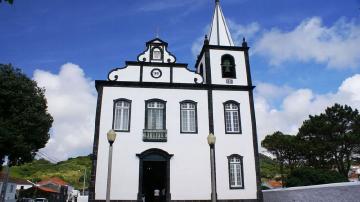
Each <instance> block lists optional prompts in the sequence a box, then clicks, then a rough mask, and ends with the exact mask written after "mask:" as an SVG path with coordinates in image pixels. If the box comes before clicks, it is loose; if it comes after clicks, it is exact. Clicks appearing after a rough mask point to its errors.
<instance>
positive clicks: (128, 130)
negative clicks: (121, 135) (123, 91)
mask: <svg viewBox="0 0 360 202" xmlns="http://www.w3.org/2000/svg"><path fill="white" fill-rule="evenodd" d="M120 101H125V102H127V103H129V105H130V107H129V121H128V129H127V130H115V129H114V122H115V104H116V103H117V102H120ZM130 126H131V100H128V99H126V98H119V99H116V100H114V103H113V121H112V129H113V130H114V131H115V132H130Z"/></svg>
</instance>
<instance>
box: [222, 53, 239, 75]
mask: <svg viewBox="0 0 360 202" xmlns="http://www.w3.org/2000/svg"><path fill="white" fill-rule="evenodd" d="M221 72H222V77H223V78H236V72H235V61H234V57H233V56H231V55H228V54H226V55H223V56H222V57H221Z"/></svg>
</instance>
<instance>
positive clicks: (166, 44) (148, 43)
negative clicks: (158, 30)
mask: <svg viewBox="0 0 360 202" xmlns="http://www.w3.org/2000/svg"><path fill="white" fill-rule="evenodd" d="M154 41H160V43H155V44H161V45H164V46H165V47H167V46H168V43H167V42H165V41H163V40H161V39H160V38H159V37H156V38H155V39H151V40H150V41H147V42H146V46H149V45H150V44H154Z"/></svg>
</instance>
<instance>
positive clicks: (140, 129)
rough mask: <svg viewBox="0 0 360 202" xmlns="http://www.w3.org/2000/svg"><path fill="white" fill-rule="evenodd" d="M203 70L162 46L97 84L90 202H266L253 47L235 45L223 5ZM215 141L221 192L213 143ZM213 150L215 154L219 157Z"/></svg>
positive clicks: (152, 45) (152, 44) (151, 44)
mask: <svg viewBox="0 0 360 202" xmlns="http://www.w3.org/2000/svg"><path fill="white" fill-rule="evenodd" d="M211 25H212V26H211V29H210V32H209V37H205V39H204V44H203V47H202V50H201V51H200V53H199V56H198V58H197V61H196V64H195V68H194V69H195V70H191V69H189V68H188V65H187V64H185V63H179V62H178V61H177V59H176V56H175V55H174V54H173V53H171V52H170V51H169V50H170V48H169V45H168V43H167V42H165V41H164V40H162V39H160V38H155V39H152V40H150V41H148V42H146V48H145V50H144V51H143V52H142V53H140V54H139V55H138V57H137V61H126V62H125V66H124V67H116V68H114V69H112V70H110V71H109V74H108V80H97V81H96V82H95V86H96V89H97V92H98V99H97V109H96V121H95V135H94V146H93V163H92V165H93V167H92V175H91V184H90V187H89V201H104V200H105V198H106V187H107V174H108V156H109V143H108V141H107V138H106V134H107V132H108V131H109V130H110V129H113V130H114V131H115V132H116V133H117V139H116V141H115V142H114V144H113V158H112V159H113V164H112V167H111V169H112V172H111V173H110V175H111V193H110V199H111V201H135V200H137V201H143V200H145V201H146V202H148V201H154V198H155V197H154V195H156V196H157V195H159V196H158V198H159V200H160V201H199V200H204V201H205V200H210V199H211V196H212V195H213V196H214V195H216V197H217V199H218V200H221V201H229V200H231V201H261V182H260V177H259V161H258V158H259V157H258V148H257V147H258V146H257V133H256V121H255V111H254V100H253V89H254V86H253V85H252V80H251V73H250V63H249V52H248V51H249V47H248V46H247V42H246V41H245V40H243V42H242V45H241V46H236V45H235V44H234V42H233V40H232V38H231V34H230V32H229V29H228V26H227V24H226V21H225V17H224V15H223V12H222V9H221V7H220V2H219V0H216V1H215V11H214V15H213V19H212V23H211ZM209 134H214V135H215V136H216V139H217V140H216V146H215V147H216V149H215V152H214V153H215V166H214V167H215V169H214V170H215V174H214V175H215V176H216V181H215V180H213V181H215V183H213V184H215V186H216V190H215V193H213V194H212V186H211V185H212V183H211V182H212V180H211V166H210V164H211V160H210V149H209V145H208V142H207V136H208V135H209ZM212 151H213V150H212Z"/></svg>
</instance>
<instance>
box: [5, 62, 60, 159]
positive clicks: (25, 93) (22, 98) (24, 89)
mask: <svg viewBox="0 0 360 202" xmlns="http://www.w3.org/2000/svg"><path fill="white" fill-rule="evenodd" d="M44 91H45V90H44V89H42V88H39V87H38V86H37V84H36V82H35V81H32V80H31V79H29V78H28V77H26V75H25V74H23V73H22V72H21V71H20V69H15V68H14V67H13V66H12V65H10V64H9V65H3V64H0V163H1V162H3V160H4V157H5V156H8V157H9V161H10V165H19V164H22V163H25V162H29V161H32V160H33V159H34V157H35V154H36V152H37V151H38V150H39V149H40V148H43V147H44V146H45V144H46V143H47V141H48V140H49V129H50V127H51V125H52V122H53V118H52V117H51V115H50V114H49V113H48V112H47V103H46V99H45V96H44ZM0 165H2V163H1V164H0Z"/></svg>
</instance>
